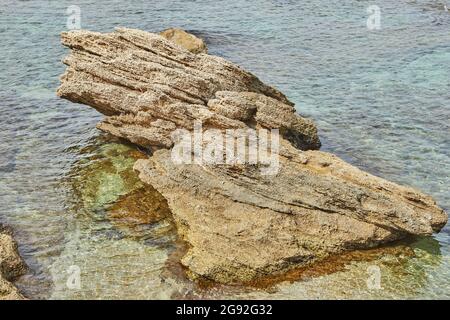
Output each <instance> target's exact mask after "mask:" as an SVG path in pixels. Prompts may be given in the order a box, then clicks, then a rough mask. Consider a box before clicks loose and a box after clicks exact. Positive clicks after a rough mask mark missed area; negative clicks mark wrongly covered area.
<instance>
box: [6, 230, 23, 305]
mask: <svg viewBox="0 0 450 320" xmlns="http://www.w3.org/2000/svg"><path fill="white" fill-rule="evenodd" d="M25 272H26V266H25V263H24V262H23V260H22V258H21V257H20V256H19V253H18V251H17V243H16V242H15V241H14V239H13V238H12V235H11V231H10V230H9V229H7V228H5V227H3V226H2V225H1V224H0V300H22V299H25V298H24V297H23V296H22V295H21V294H20V293H19V290H17V288H16V287H15V286H14V285H13V284H12V283H11V281H13V280H14V279H16V278H17V277H19V276H21V275H23V274H24V273H25Z"/></svg>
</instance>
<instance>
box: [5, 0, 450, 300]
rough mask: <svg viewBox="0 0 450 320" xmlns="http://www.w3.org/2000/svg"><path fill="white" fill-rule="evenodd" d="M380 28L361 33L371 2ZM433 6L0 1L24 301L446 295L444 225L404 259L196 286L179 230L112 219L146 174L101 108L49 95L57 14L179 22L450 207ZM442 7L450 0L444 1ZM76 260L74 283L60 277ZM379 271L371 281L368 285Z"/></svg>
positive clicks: (327, 138)
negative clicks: (180, 252) (107, 130)
mask: <svg viewBox="0 0 450 320" xmlns="http://www.w3.org/2000/svg"><path fill="white" fill-rule="evenodd" d="M374 4H375V5H378V6H379V8H380V9H381V25H380V26H381V29H379V30H368V28H367V26H366V20H367V18H368V16H369V14H368V13H367V12H366V9H367V7H368V6H369V5H374ZM445 4H446V1H431V0H417V1H406V0H396V1H393V0H376V1H356V0H348V1H342V0H341V1H337V0H328V1H324V0H304V1H293V0H278V1H276V0H272V1H269V0H260V1H252V2H250V1H242V0H236V1H220V2H219V1H193V2H188V1H181V0H180V1H162V0H159V1H156V0H155V1H134V0H130V1H92V0H90V1H87V0H81V1H41V0H36V1H10V0H1V1H0V39H1V42H0V44H1V49H0V111H1V117H0V147H1V151H2V152H1V153H0V222H2V223H6V224H9V225H11V226H12V227H13V229H14V231H15V234H16V238H17V240H18V242H19V245H20V251H21V254H22V255H23V256H24V258H25V260H26V262H27V264H28V265H29V267H30V272H29V273H28V274H27V275H26V276H24V277H22V278H21V279H19V281H18V283H17V284H18V286H19V287H20V289H21V290H22V291H23V292H24V293H25V294H26V295H27V296H28V297H30V298H69V299H70V298H113V297H117V298H181V297H189V298H200V297H212V298H219V297H223V298H232V297H235V298H236V297H237V298H355V297H362V298H430V297H434V298H450V227H449V226H448V225H447V226H446V227H445V228H444V230H442V231H441V233H439V234H437V235H435V236H433V237H432V238H425V239H418V240H416V241H415V242H413V243H412V244H409V245H408V246H407V247H406V248H401V249H400V250H399V251H400V252H397V251H396V252H395V253H392V252H385V253H383V254H381V255H380V256H377V257H376V258H373V259H371V260H370V261H366V260H364V261H353V262H352V261H350V262H348V263H345V267H344V268H341V269H340V270H337V271H335V272H328V273H327V274H322V275H317V276H313V277H308V278H304V279H301V280H298V281H295V282H283V283H280V284H278V285H276V286H275V287H271V288H270V289H255V288H219V287H213V288H209V289H201V288H198V287H197V286H195V284H192V283H191V282H189V281H188V280H186V279H184V278H183V277H181V276H180V275H178V274H177V273H176V272H174V271H173V270H172V269H173V268H172V267H171V264H172V263H171V262H170V261H171V260H172V259H173V258H171V255H172V252H173V248H175V247H176V245H175V244H174V237H175V236H174V235H173V234H172V232H173V231H167V230H170V228H168V227H167V226H166V225H164V223H162V225H157V226H152V227H148V228H146V229H145V230H144V231H145V232H144V231H142V230H139V231H136V230H130V229H127V228H125V229H123V228H118V227H117V225H115V224H114V223H112V222H111V220H110V219H108V217H107V215H106V214H105V210H106V209H107V207H108V206H109V205H110V204H112V203H114V202H115V201H116V200H117V199H119V198H120V197H121V196H125V195H126V194H128V193H129V192H130V190H135V189H139V188H140V187H141V185H140V183H139V182H138V181H137V180H136V179H135V177H134V176H133V174H132V172H131V170H130V167H131V164H132V162H133V157H132V156H131V154H132V148H130V147H128V146H124V145H121V144H120V143H117V142H116V141H115V140H113V139H111V138H110V137H107V136H104V135H102V134H101V133H100V132H98V131H97V130H96V129H95V124H96V123H97V122H98V121H99V119H101V116H100V115H99V114H97V113H96V112H95V111H94V110H91V109H90V108H88V107H86V106H82V105H76V104H72V103H70V102H68V101H64V100H61V99H58V98H57V97H56V96H55V90H56V88H57V86H58V83H59V80H58V77H59V75H60V74H62V73H63V71H64V66H63V65H62V63H61V62H60V61H61V59H62V57H63V56H64V55H65V54H67V51H66V50H65V49H64V48H63V47H62V46H61V45H60V43H59V34H60V32H61V31H65V30H66V29H67V27H66V22H67V18H68V15H67V14H66V9H67V7H68V6H70V5H77V6H79V7H80V9H81V27H82V28H84V29H90V30H95V31H102V32H108V31H111V30H113V28H114V27H117V26H126V27H134V28H139V29H144V30H148V31H159V30H162V29H165V28H168V27H181V28H184V29H186V30H188V31H191V32H193V33H195V34H197V35H199V36H201V37H203V38H204V39H205V40H206V41H207V44H208V47H209V53H211V54H216V55H220V56H222V57H225V58H227V59H229V60H231V61H233V62H235V63H237V64H239V65H241V66H242V67H244V68H246V69H248V70H250V71H251V72H253V73H254V74H256V75H257V76H258V77H260V78H261V79H262V80H263V81H265V82H267V83H269V84H271V85H274V86H276V87H277V88H278V89H280V90H281V91H283V92H284V93H285V94H286V95H287V96H288V97H289V98H290V100H292V101H293V102H295V103H296V107H297V110H298V111H299V112H300V113H301V114H303V115H305V116H308V117H311V118H313V119H314V120H315V121H316V123H317V124H318V127H319V130H320V136H321V139H322V142H323V149H324V150H327V151H331V152H333V153H336V154H337V155H339V156H341V157H342V158H344V159H345V160H347V161H349V162H350V163H352V164H354V165H356V166H359V167H360V168H363V169H365V170H367V171H369V172H371V173H374V174H376V175H379V176H381V177H384V178H386V179H389V180H392V181H395V182H398V183H402V184H408V185H411V186H414V187H417V188H419V189H421V190H422V191H424V192H426V193H428V194H431V195H432V196H433V197H434V198H435V199H436V200H437V202H438V204H439V205H440V206H442V207H443V208H444V209H446V210H447V212H448V211H450V192H449V185H450V99H449V98H450V12H449V11H446V10H445V7H444V5H445ZM447 6H448V7H450V1H449V2H448V3H447ZM73 265H76V266H79V268H80V271H81V278H80V279H81V287H80V289H70V288H68V287H67V286H66V280H67V278H68V276H69V275H70V274H69V273H70V272H69V271H68V270H69V268H70V266H73ZM370 265H377V266H379V267H380V269H381V285H382V289H380V290H373V289H371V290H369V289H368V288H367V285H366V280H367V267H368V266H370Z"/></svg>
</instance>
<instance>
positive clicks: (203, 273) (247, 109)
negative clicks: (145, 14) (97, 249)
mask: <svg viewBox="0 0 450 320" xmlns="http://www.w3.org/2000/svg"><path fill="white" fill-rule="evenodd" d="M62 43H63V44H64V45H65V46H67V47H69V48H71V49H72V50H71V53H70V55H69V56H68V57H67V58H65V59H64V63H65V64H66V65H67V66H68V67H67V70H66V72H65V74H64V75H63V76H62V77H61V86H60V88H59V89H58V94H59V95H60V96H61V97H63V98H66V99H68V100H71V101H73V102H79V103H83V104H87V105H89V106H91V107H93V108H95V109H97V110H98V111H100V112H102V113H103V114H105V115H106V117H105V119H104V120H103V121H102V122H101V123H100V124H99V125H98V128H99V129H101V130H103V131H106V132H109V133H111V134H113V135H115V136H118V137H122V138H125V139H127V140H129V141H131V142H133V143H135V144H137V145H140V146H142V147H145V148H148V149H150V150H152V151H153V155H152V156H151V157H150V158H149V159H142V160H138V162H137V163H136V165H135V169H136V170H137V171H138V172H139V176H140V178H141V179H142V180H143V181H144V182H146V183H148V184H150V185H152V186H153V187H155V188H156V189H157V190H158V191H159V192H160V193H161V194H162V195H163V196H164V197H165V198H166V199H167V201H168V204H169V206H170V209H171V211H172V214H173V216H174V218H175V221H176V223H177V228H178V232H179V234H180V235H181V236H182V237H183V239H184V240H186V242H187V243H188V244H189V250H188V252H187V253H186V255H185V256H184V257H183V259H182V263H183V264H184V265H185V266H187V267H188V268H189V270H190V272H191V275H192V276H193V277H198V276H200V277H204V278H207V279H211V280H214V281H219V282H226V283H229V282H233V281H250V280H254V279H257V278H259V277H263V276H266V275H271V274H277V273H281V272H284V271H287V270H289V269H291V268H295V267H297V266H301V265H307V264H310V263H312V262H314V261H317V260H320V259H323V258H325V257H327V256H329V255H330V254H334V253H339V252H342V251H345V250H352V249H361V248H370V247H374V246H377V245H380V244H383V243H386V242H389V241H393V240H397V239H401V238H404V237H406V236H408V235H430V234H432V233H433V232H437V231H439V230H440V229H441V228H442V227H443V226H444V225H445V223H446V221H447V215H446V213H445V212H444V211H443V210H442V209H440V208H439V207H438V206H437V205H436V203H435V201H434V200H433V199H432V198H431V197H429V196H427V195H424V194H422V193H420V192H419V191H417V190H414V189H412V188H408V187H402V186H399V185H396V184H394V183H391V182H388V181H386V180H383V179H381V178H377V177H375V176H372V175H370V174H368V173H365V172H363V171H361V170H359V169H357V168H355V167H353V166H351V165H349V164H347V163H345V162H344V161H342V160H341V159H339V158H337V157H336V156H334V155H332V154H329V153H325V152H320V151H314V150H317V149H319V147H320V141H319V138H318V136H317V129H316V127H315V125H314V123H313V122H312V121H311V120H309V119H306V118H303V117H301V116H300V115H298V114H296V113H295V109H294V107H293V103H291V102H290V101H289V100H288V99H287V98H286V97H285V96H284V95H283V94H282V93H281V92H279V91H278V90H276V89H274V88H272V87H270V86H267V85H266V84H264V83H262V82H261V81H260V80H259V79H258V78H256V77H255V76H254V75H252V74H251V73H249V72H246V71H244V70H242V69H241V68H239V67H238V66H236V65H234V64H232V63H230V62H228V61H226V60H224V59H222V58H219V57H215V56H210V55H207V54H205V53H199V54H195V53H193V52H190V51H189V50H187V49H185V48H183V47H181V46H180V45H183V43H182V42H179V43H178V44H176V43H172V42H170V41H168V40H167V39H165V38H164V37H162V36H160V35H158V34H153V33H148V32H144V31H140V30H133V29H125V28H120V29H117V30H116V32H114V33H109V34H101V33H95V32H89V31H76V32H68V33H63V34H62ZM191 51H192V50H191ZM196 121H201V123H202V124H203V130H207V129H217V130H220V131H222V132H225V130H226V129H233V128H234V129H247V128H253V129H258V128H267V129H279V131H280V134H281V137H282V138H281V139H280V150H279V165H280V166H279V168H280V169H279V171H278V173H277V174H276V175H264V174H262V173H261V170H260V168H259V166H258V165H249V164H247V165H242V164H241V165H237V164H234V165H231V164H229V165H200V164H175V163H174V162H173V161H172V159H171V148H172V147H173V146H174V142H175V141H174V140H173V139H174V138H173V135H172V133H173V132H174V130H175V129H186V130H188V131H192V130H193V129H194V124H195V122H196Z"/></svg>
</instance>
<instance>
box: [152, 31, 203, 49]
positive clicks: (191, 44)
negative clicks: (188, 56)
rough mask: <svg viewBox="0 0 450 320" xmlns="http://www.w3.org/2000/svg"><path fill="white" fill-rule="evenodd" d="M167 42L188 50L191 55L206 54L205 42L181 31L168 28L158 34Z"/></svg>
mask: <svg viewBox="0 0 450 320" xmlns="http://www.w3.org/2000/svg"><path fill="white" fill-rule="evenodd" d="M159 34H160V35H162V36H163V37H164V38H166V39H167V40H169V41H171V42H174V43H176V44H178V45H179V46H181V47H183V48H185V49H188V50H189V51H190V52H192V53H208V49H207V48H206V44H205V42H204V41H203V40H202V39H200V38H197V37H196V36H194V35H193V34H190V33H187V32H186V31H184V30H182V29H177V28H170V29H167V30H164V31H161V32H160V33H159Z"/></svg>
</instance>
